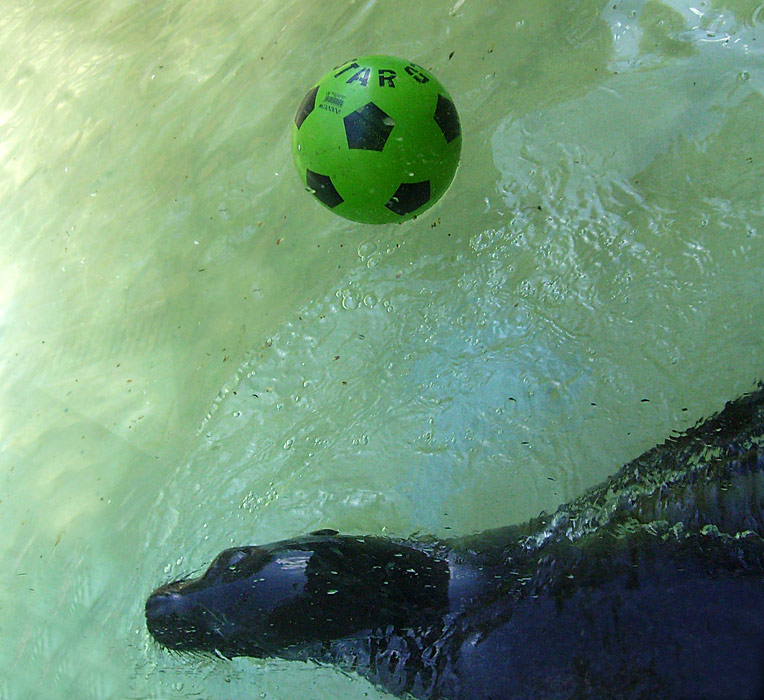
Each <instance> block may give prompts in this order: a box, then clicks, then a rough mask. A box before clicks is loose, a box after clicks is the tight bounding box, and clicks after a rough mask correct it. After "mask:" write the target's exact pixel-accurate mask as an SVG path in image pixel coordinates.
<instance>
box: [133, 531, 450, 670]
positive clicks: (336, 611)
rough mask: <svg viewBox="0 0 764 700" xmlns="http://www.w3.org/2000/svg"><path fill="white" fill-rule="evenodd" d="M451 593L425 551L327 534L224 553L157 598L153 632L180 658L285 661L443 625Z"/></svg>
mask: <svg viewBox="0 0 764 700" xmlns="http://www.w3.org/2000/svg"><path fill="white" fill-rule="evenodd" d="M448 584H449V568H448V564H447V562H445V561H443V560H440V559H437V558H435V557H432V556H430V555H429V554H428V553H426V552H424V551H422V550H420V549H415V548H413V547H411V546H408V545H406V544H405V543H396V542H393V541H391V540H387V539H383V538H377V537H352V536H341V535H337V534H336V533H335V532H334V531H326V530H324V531H319V532H317V533H313V534H311V535H308V536H305V537H301V538H297V539H292V540H284V541H281V542H275V543H273V544H269V545H263V546H249V547H235V548H233V549H227V550H225V551H224V552H222V553H221V554H219V555H218V556H217V558H216V559H215V560H214V561H213V563H212V564H211V565H210V567H209V569H207V571H206V572H205V573H204V574H203V575H202V576H200V577H199V578H193V579H181V580H178V581H174V582H172V583H168V584H166V585H164V586H161V587H160V588H158V589H157V590H156V591H154V592H153V593H152V594H151V595H150V596H149V598H148V600H147V601H146V625H147V627H148V630H149V632H150V633H151V635H152V637H153V638H154V639H155V640H156V641H157V642H159V643H160V644H161V645H162V646H164V647H166V648H168V649H173V650H177V651H210V652H218V653H220V654H223V655H224V656H259V657H263V656H287V655H292V654H291V652H294V651H299V649H300V648H301V647H305V646H306V645H309V644H312V643H315V642H325V641H331V640H335V639H341V638H343V637H347V636H350V635H353V634H355V633H358V632H361V631H364V630H370V629H378V628H384V627H387V626H390V625H392V626H396V627H406V626H409V625H412V624H416V623H419V622H422V621H423V620H426V619H428V617H433V618H434V617H435V616H439V615H442V614H443V612H444V611H446V610H447V609H448V606H449V598H448Z"/></svg>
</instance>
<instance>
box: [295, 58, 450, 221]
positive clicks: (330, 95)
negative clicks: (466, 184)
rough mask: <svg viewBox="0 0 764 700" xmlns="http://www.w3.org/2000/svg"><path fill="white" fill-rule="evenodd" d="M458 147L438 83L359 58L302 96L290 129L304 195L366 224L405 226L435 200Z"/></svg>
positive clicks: (390, 63)
mask: <svg viewBox="0 0 764 700" xmlns="http://www.w3.org/2000/svg"><path fill="white" fill-rule="evenodd" d="M461 145H462V134H461V127H460V126H459V116H458V114H457V112H456V107H455V106H454V102H453V100H452V99H451V96H450V95H449V94H448V93H447V92H446V90H445V88H444V87H443V86H442V85H441V84H440V83H439V82H438V80H437V79H436V78H435V77H434V76H433V75H431V74H430V73H428V72H427V71H426V70H425V69H424V68H420V67H419V66H418V65H416V64H415V63H411V62H410V61H404V60H403V59H400V58H392V57H390V56H365V57H364V58H355V59H353V60H351V61H348V62H347V63H343V64H342V65H341V66H338V67H337V68H335V69H334V70H333V71H331V72H330V73H328V74H327V75H325V76H324V77H323V78H321V80H319V81H318V83H317V84H316V85H315V86H314V87H313V88H311V89H310V90H309V91H308V94H307V95H306V96H305V99H304V100H303V101H302V104H301V105H300V108H299V109H298V110H297V116H296V117H295V120H294V125H293V127H292V155H293V156H294V161H295V165H296V166H297V171H298V172H299V174H300V177H301V178H302V181H303V183H304V184H305V187H306V188H307V190H308V191H309V192H310V193H312V194H313V196H315V198H316V199H318V201H319V202H321V204H323V205H324V206H325V207H327V208H328V209H330V210H331V211H333V212H334V213H336V214H339V215H340V216H343V217H345V218H346V219H351V220H352V221H359V222H361V223H366V224H386V223H391V222H400V221H406V220H407V219H411V218H413V217H415V216H417V215H418V214H421V213H422V212H423V211H424V210H425V209H427V208H429V207H431V206H432V205H433V204H435V202H437V201H438V199H440V197H441V196H442V195H443V193H444V192H445V191H446V190H447V189H448V186H449V185H450V184H451V180H453V178H454V173H455V172H456V166H457V165H458V164H459V153H460V151H461Z"/></svg>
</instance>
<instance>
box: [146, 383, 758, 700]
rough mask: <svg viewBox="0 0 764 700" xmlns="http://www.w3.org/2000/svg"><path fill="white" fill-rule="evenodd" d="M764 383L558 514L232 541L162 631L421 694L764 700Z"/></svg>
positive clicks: (156, 633)
mask: <svg viewBox="0 0 764 700" xmlns="http://www.w3.org/2000/svg"><path fill="white" fill-rule="evenodd" d="M763 537H764V390H763V389H762V388H761V387H759V389H758V390H757V391H755V392H753V393H751V394H749V395H746V396H743V397H741V398H739V399H737V400H735V401H732V402H730V403H728V404H727V405H726V406H725V408H724V409H723V410H722V411H721V412H719V413H718V414H716V415H715V416H712V417H711V418H709V419H707V420H705V421H703V422H701V423H699V424H698V425H697V426H695V427H694V428H692V429H691V430H689V431H687V432H686V433H685V434H683V435H681V436H677V437H674V438H671V439H669V440H667V441H666V442H664V443H662V444H661V445H658V446H657V447H655V448H653V449H652V450H649V451H648V452H646V453H644V454H643V455H641V456H640V457H638V458H637V459H635V460H634V461H633V462H630V463H629V464H627V465H626V466H625V467H623V468H622V469H621V470H620V471H619V472H618V473H617V474H615V475H614V476H613V477H611V478H610V479H608V481H607V482H605V483H604V484H603V485H601V486H599V487H597V488H595V489H592V490H591V491H589V492H587V493H586V494H584V495H583V496H581V497H580V498H578V499H576V500H574V501H572V502H571V503H568V504H566V505H564V506H561V507H560V508H559V509H558V510H557V511H556V512H555V513H554V514H552V515H547V514H541V515H540V516H539V517H537V518H534V519H533V520H531V521H529V522H527V523H524V524H522V525H518V526H511V527H507V528H502V529H500V530H493V531H488V532H484V533H481V534H478V535H473V536H469V537H464V538H458V539H452V540H444V541H435V540H431V541H424V540H423V541H404V540H391V539H386V538H379V537H364V536H358V537H354V536H347V535H339V534H337V533H335V532H334V531H331V530H326V531H319V532H316V533H313V534H311V535H308V536H305V537H300V538H297V539H294V540H285V541H282V542H276V543H274V544H270V545H265V546H253V547H241V548H234V549H230V550H226V551H225V552H223V553H222V554H220V555H219V557H218V558H217V559H216V560H215V562H214V563H213V564H212V565H211V566H210V568H209V569H208V571H207V572H206V573H205V574H204V575H202V576H201V577H200V578H198V579H188V580H183V581H178V582H174V583H170V584H167V585H165V586H162V587H161V588H159V589H158V590H157V591H155V592H154V593H153V594H152V595H151V596H150V597H149V599H148V601H147V603H146V621H147V626H148V629H149V631H150V633H151V634H152V636H153V637H154V638H155V639H156V640H157V642H159V643H160V644H161V645H163V646H165V647H167V648H169V649H174V650H178V651H207V652H213V653H218V654H220V655H222V656H228V657H230V656H237V655H245V656H258V657H280V658H286V659H295V660H308V659H311V660H316V661H319V662H323V663H329V664H335V665H337V666H339V667H342V668H343V669H346V670H352V671H354V672H356V673H359V674H361V675H363V676H365V677H367V678H368V679H370V680H371V681H372V682H373V683H376V684H378V685H379V686H381V687H383V688H385V689H386V690H388V691H390V692H392V693H395V694H399V695H403V694H405V693H410V694H411V695H413V696H415V697H419V698H450V699H452V700H483V699H488V698H495V699H501V700H503V699H514V698H528V699H529V700H530V699H533V700H538V699H543V698H603V699H605V698H607V699H610V698H634V699H636V698H651V699H654V698H667V699H674V698H676V699H684V698H713V699H719V700H723V699H726V698H729V699H730V700H746V699H750V700H764V692H763V690H764V539H762V538H763Z"/></svg>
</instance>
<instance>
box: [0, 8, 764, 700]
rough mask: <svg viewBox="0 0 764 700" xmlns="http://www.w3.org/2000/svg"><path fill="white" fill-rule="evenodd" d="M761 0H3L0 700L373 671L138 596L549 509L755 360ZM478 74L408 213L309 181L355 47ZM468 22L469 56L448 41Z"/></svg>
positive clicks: (234, 686) (208, 690)
mask: <svg viewBox="0 0 764 700" xmlns="http://www.w3.org/2000/svg"><path fill="white" fill-rule="evenodd" d="M763 26H764V5H761V4H759V3H757V2H744V1H742V0H729V1H727V2H704V3H693V2H683V1H681V0H672V2H668V3H660V2H654V1H649V2H636V1H635V2H610V3H607V4H606V3H602V2H584V1H581V2H574V1H571V2H566V3H559V2H552V1H551V0H550V1H549V2H539V1H538V0H534V1H533V2H531V1H530V0H523V1H518V2H511V3H510V2H507V3H497V2H491V1H489V0H482V1H481V0H452V1H450V2H447V3H440V2H422V3H416V4H404V3H402V2H398V0H386V1H385V2H383V1H382V0H377V1H376V2H374V0H370V1H368V2H336V3H329V2H326V1H324V2H319V1H313V2H309V1H307V0H301V1H300V2H296V1H295V2H289V1H285V0H262V1H261V2H257V3H236V2H217V3H190V2H152V3H149V2H130V1H128V0H114V1H113V2H72V1H71V0H69V1H67V2H50V3H46V6H45V10H44V12H43V11H41V10H40V9H39V7H37V8H36V7H35V6H34V4H32V3H25V2H20V1H16V2H14V1H11V2H6V4H5V7H4V10H3V13H2V16H1V17H0V60H1V61H2V65H3V66H4V73H5V80H4V81H3V83H2V84H1V85H0V162H1V163H2V167H1V168H0V210H1V211H2V214H3V215H2V217H1V218H0V401H1V402H2V403H0V406H2V410H1V411H0V525H1V526H2V530H3V533H4V537H3V547H2V548H0V562H1V563H2V567H0V570H2V571H3V572H4V574H3V579H2V581H3V583H2V586H0V612H1V613H2V614H1V615H0V659H2V666H3V668H4V669H5V672H4V673H3V674H2V676H0V698H3V699H5V698H13V699H14V700H15V698H41V697H46V698H48V697H49V698H59V697H60V698H64V697H66V698H69V697H78V698H85V699H86V698H192V697H209V698H213V697H214V698H238V697H241V698H244V697H246V698H251V697H253V696H254V697H273V698H292V697H294V698H298V697H299V698H301V699H303V698H317V699H323V698H328V697H335V696H338V695H339V696H342V697H348V698H356V697H357V698H361V697H383V696H384V694H382V693H379V692H378V691H376V690H375V689H373V688H371V687H370V686H369V685H368V684H367V683H365V682H363V681H361V680H359V679H356V678H352V677H348V676H345V675H342V674H340V673H338V672H335V671H333V670H332V669H323V668H315V667H311V666H307V665H303V664H288V663H282V662H274V661H253V660H247V659H239V660H236V661H234V662H222V661H216V660H208V659H196V658H176V657H173V656H170V655H168V654H166V653H164V652H162V651H161V650H159V649H157V648H156V646H155V645H153V644H151V643H150V640H149V639H148V637H147V634H146V632H145V629H144V625H143V617H142V615H143V602H144V599H145V597H146V595H147V594H148V593H149V592H150V591H151V590H152V588H153V587H155V586H156V585H157V584H159V583H161V582H163V581H165V580H167V579H169V578H172V577H173V576H177V575H179V574H181V573H186V572H189V571H193V570H196V569H198V568H200V567H203V566H204V565H205V564H207V563H209V561H210V560H211V559H212V558H213V557H214V555H215V554H216V553H217V552H218V551H220V550H221V549H223V548H225V547H226V546H229V545H230V544H232V543H237V544H242V543H251V542H261V541H268V540H273V539H278V538H282V537H290V536H294V535H297V534H300V533H303V532H305V531H308V530H311V529H315V528H318V527H335V528H338V529H341V530H343V531H347V532H371V533H388V534H394V535H403V536H408V535H413V534H416V533H432V534H435V535H441V536H442V535H453V534H460V533H468V532H474V531H478V530H481V529H483V528H488V527H492V526H497V525H503V524H507V523H509V522H515V521H518V520H522V519H524V518H527V517H529V516H532V515H535V514H536V513H538V512H539V511H540V510H542V509H552V508H554V507H555V506H556V505H557V504H559V503H560V502H562V501H564V500H566V499H569V498H571V497H573V496H575V495H578V494H579V493H581V491H582V490H584V489H585V488H587V487H588V486H591V485H593V484H595V483H597V482H599V481H600V480H602V479H603V478H604V477H605V476H606V475H607V474H610V473H612V472H614V471H615V470H616V469H617V468H618V467H619V466H620V465H621V464H622V463H624V462H625V461H627V460H628V459H630V458H632V457H634V456H636V455H637V454H639V453H640V452H641V451H642V450H643V449H645V448H647V447H649V446H651V445H653V444H655V443H656V442H658V441H660V440H662V439H663V438H664V437H666V436H667V435H668V434H669V433H670V432H671V431H672V430H679V429H682V428H684V427H686V426H688V425H690V424H692V423H694V422H695V421H696V420H698V419H699V418H700V417H701V416H704V415H708V414H709V413H710V412H712V411H715V410H717V409H718V408H720V407H721V405H722V404H723V402H724V401H725V400H726V399H728V398H731V397H733V396H736V395H738V394H739V393H741V392H743V391H745V390H747V389H750V388H751V387H752V386H753V384H754V381H755V380H756V379H758V378H761V377H762V376H764V371H762V368H763V367H764V334H762V318H764V240H763V239H764V188H763V187H762V181H763V180H762V176H764V140H763V139H762V137H761V134H762V133H764V131H763V129H764V70H763V69H764V61H763V60H762V50H763V49H762V46H763V45H764V31H762V27H763ZM371 53H389V54H394V55H401V56H405V57H407V58H410V59H411V60H414V61H416V62H417V63H419V64H421V65H423V66H425V67H427V68H428V69H430V70H431V71H432V72H433V73H435V75H437V76H438V78H439V79H440V80H441V81H442V82H443V83H444V84H445V85H446V87H447V88H448V90H449V92H450V93H451V94H452V96H453V97H454V100H455V101H456V104H457V106H458V108H459V112H460V116H461V120H462V126H463V132H464V146H463V157H462V163H461V165H460V168H459V171H458V172H457V175H456V178H455V180H454V183H453V185H452V187H451V189H450V191H449V192H448V193H447V194H446V195H445V196H444V198H443V199H442V200H441V202H439V203H438V204H437V205H436V207H435V208H434V209H432V210H431V211H429V212H427V213H426V214H425V215H423V216H422V217H420V218H419V219H418V220H416V221H414V222H410V223H407V224H405V225H402V226H381V227H373V226H363V225H358V224H353V223H351V222H345V221H343V220H341V219H337V218H336V217H334V216H333V215H332V214H331V213H330V212H327V211H326V210H324V209H323V208H322V207H320V206H318V205H317V204H316V203H315V202H314V201H313V200H312V198H311V197H309V196H308V195H307V194H306V193H305V192H304V191H303V190H302V188H301V186H300V184H299V180H298V177H297V174H296V172H295V171H294V168H293V166H292V163H291V156H290V151H289V138H290V128H291V120H292V118H293V116H294V113H295V111H296V109H297V106H298V105H299V103H300V100H301V99H302V96H303V94H304V92H305V90H306V89H307V87H309V86H310V85H311V84H312V83H313V82H314V81H315V80H316V79H317V78H318V77H320V76H321V75H322V74H323V73H324V72H326V70H327V69H328V68H330V67H331V66H333V65H336V64H338V63H340V62H341V61H343V60H345V59H347V58H349V57H351V56H353V55H362V54H371ZM452 53H453V56H451V54H452Z"/></svg>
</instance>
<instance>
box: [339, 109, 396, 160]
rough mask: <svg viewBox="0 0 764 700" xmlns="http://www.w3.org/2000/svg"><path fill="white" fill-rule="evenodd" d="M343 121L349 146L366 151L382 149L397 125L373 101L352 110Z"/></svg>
mask: <svg viewBox="0 0 764 700" xmlns="http://www.w3.org/2000/svg"><path fill="white" fill-rule="evenodd" d="M343 121H344V122H345V134H346V136H347V139H348V148H359V149H363V150H366V151H381V150H382V149H383V148H384V147H385V144H386V143H387V138H388V136H390V132H391V131H392V130H393V127H394V126H395V120H394V119H393V118H392V117H391V116H390V115H389V114H387V113H386V112H385V111H383V110H381V109H380V108H379V107H377V105H375V104H374V103H373V102H367V103H366V104H365V105H364V106H363V107H361V108H360V109H357V110H356V111H355V112H351V113H350V114H348V115H347V116H346V117H345V118H344V119H343Z"/></svg>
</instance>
